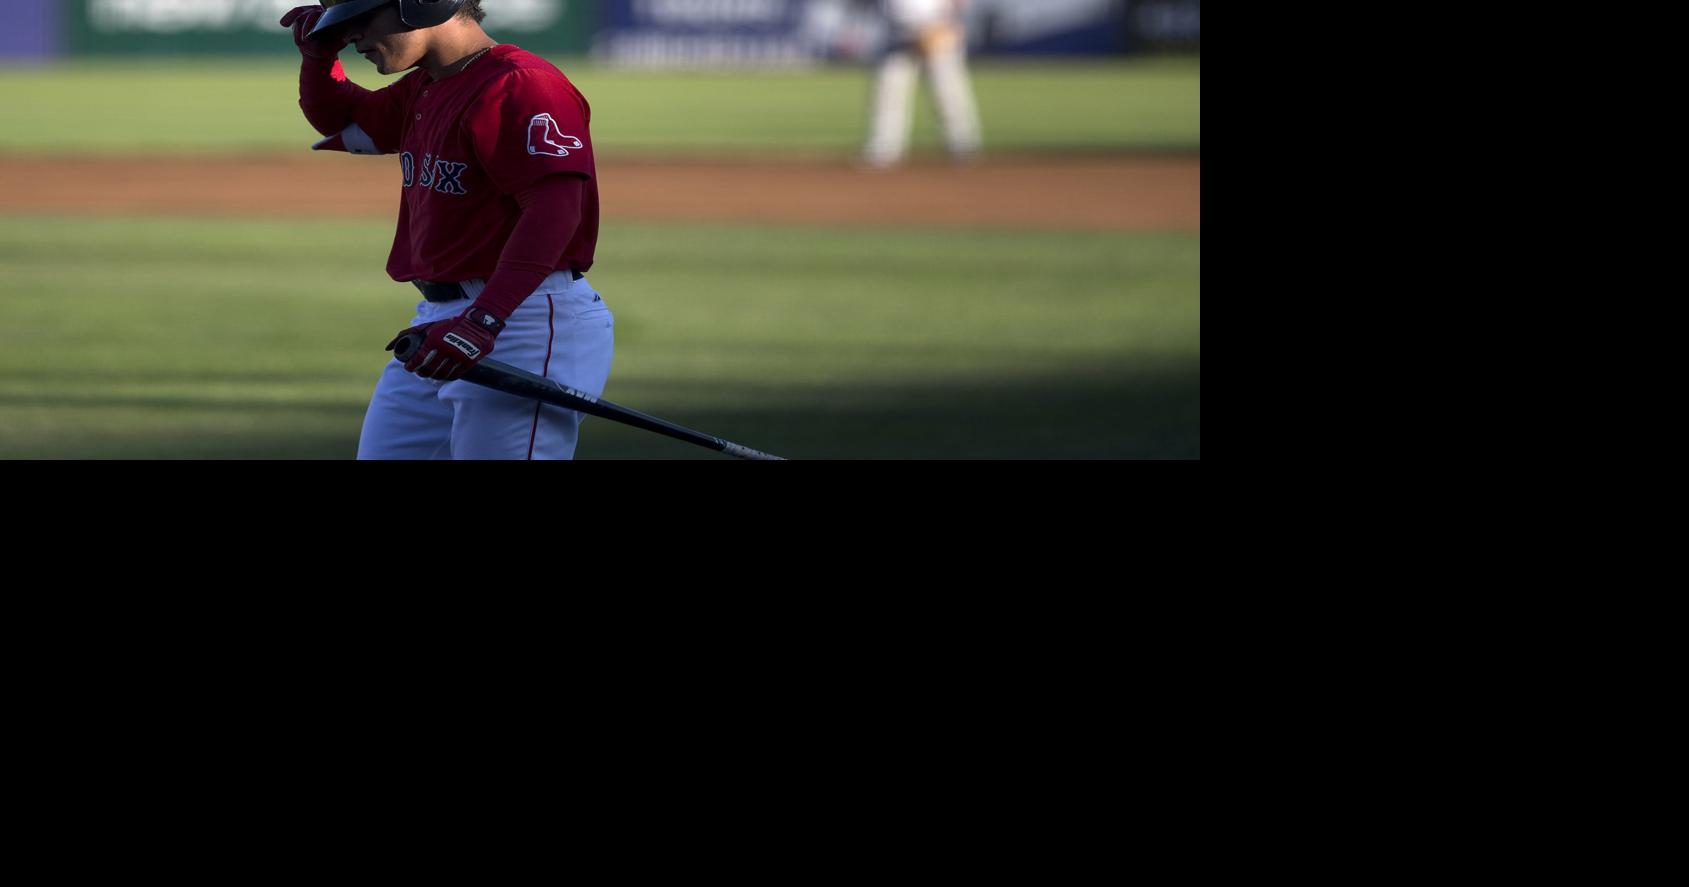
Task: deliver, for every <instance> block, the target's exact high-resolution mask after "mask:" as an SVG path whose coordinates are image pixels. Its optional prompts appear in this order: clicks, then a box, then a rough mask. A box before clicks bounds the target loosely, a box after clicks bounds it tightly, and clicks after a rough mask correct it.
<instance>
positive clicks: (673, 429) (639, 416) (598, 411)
mask: <svg viewBox="0 0 1689 887" xmlns="http://www.w3.org/2000/svg"><path fill="white" fill-rule="evenodd" d="M422 340H423V336H422V334H421V333H411V334H410V335H408V336H405V337H404V338H402V339H400V340H399V341H398V343H397V344H395V345H394V346H393V357H394V358H395V359H397V360H398V361H399V362H400V363H404V362H405V361H407V360H410V357H411V355H412V354H414V353H416V349H417V348H420V347H421V346H422ZM458 378H460V379H462V380H463V381H465V382H474V383H475V384H477V385H481V386H484V387H487V388H492V389H494V390H496V391H503V392H504V393H506V394H514V395H516V396H517V397H527V398H532V399H534V400H538V401H543V402H545V403H548V404H551V405H552V406H558V407H562V408H564V409H566V410H576V411H578V412H582V413H586V414H588V415H592V416H597V417H599V418H600V419H609V420H610V421H612V422H620V423H622V424H623V425H632V426H633V427H635V428H642V429H644V430H646V431H655V432H656V433H658V434H661V435H663V436H665V437H672V438H674V439H675V440H683V441H686V442H687V443H689V444H697V445H698V446H701V447H706V448H708V449H712V450H715V451H716V452H718V453H726V454H727V455H729V456H737V457H739V458H741V459H753V460H757V461H762V462H784V461H786V460H785V459H784V458H783V457H780V456H774V455H770V454H768V453H764V452H762V451H761V450H753V449H751V448H750V447H743V446H740V445H738V444H736V443H733V442H732V441H727V440H722V439H721V438H719V437H715V436H713V435H709V434H705V433H703V432H701V431H693V430H692V429H690V428H687V427H684V426H681V425H676V424H674V423H673V422H665V421H663V420H662V419H659V418H657V417H656V416H647V415H645V414H644V413H641V412H639V411H638V410H630V409H628V408H627V407H624V406H620V405H618V404H613V403H611V402H609V401H607V400H599V399H598V398H596V397H593V396H592V395H590V394H587V393H586V392H584V391H576V390H575V389H573V388H570V387H569V386H567V385H563V384H561V383H558V382H555V381H553V380H551V379H547V378H545V377H544V376H536V375H534V374H533V373H530V372H528V371H527V370H523V369H517V368H516V367H513V366H511V365H510V364H508V363H501V362H500V361H496V360H493V359H492V358H490V357H489V358H487V359H485V360H483V361H481V362H480V363H478V364H476V365H474V366H472V367H470V368H469V371H468V372H466V373H464V374H463V375H462V376H459V377H458Z"/></svg>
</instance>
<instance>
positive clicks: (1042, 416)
mask: <svg viewBox="0 0 1689 887" xmlns="http://www.w3.org/2000/svg"><path fill="white" fill-rule="evenodd" d="M640 390H641V391H642V392H644V395H642V396H648V397H649V401H648V402H645V403H641V402H638V401H635V400H627V401H623V400H619V399H617V398H616V396H615V393H614V391H612V392H607V393H609V394H610V395H611V399H612V400H615V401H616V402H618V403H621V404H622V405H623V406H627V407H630V408H632V409H636V410H641V411H644V412H649V413H652V414H654V415H657V416H658V417H659V418H662V419H666V420H668V421H670V422H674V423H677V424H680V425H684V426H687V427H689V428H694V429H696V430H698V431H702V432H705V433H707V434H713V435H716V436H718V437H722V438H725V439H727V440H730V441H733V442H735V443H739V444H743V445H745V446H748V447H754V448H756V449H760V450H765V451H767V452H771V453H775V454H777V455H781V456H785V457H787V458H790V459H1198V458H1201V453H1202V449H1201V377H1200V369H1199V368H1198V367H1190V368H1189V369H1178V368H1163V369H1162V370H1160V371H1158V372H1155V373H1153V374H1149V373H1137V374H1125V373H1122V372H1118V371H1116V372H1103V373H1075V374H1073V375H1072V376H1071V377H1068V378H1062V377H1049V378H1037V379H1028V380H1012V381H1011V380H999V381H993V382H972V383H955V384H936V385H928V386H914V385H911V386H900V387H883V386H882V387H874V386H852V387H838V388H833V389H830V390H825V391H823V392H821V393H819V394H818V393H817V392H816V391H815V390H814V389H812V388H795V387H794V388H785V389H779V388H775V389H770V390H763V391H759V392H758V395H757V401H758V402H757V403H756V405H754V406H747V407H745V408H743V409H739V408H733V407H724V406H719V405H716V406H709V407H701V408H699V409H696V410H689V409H683V408H667V407H663V406H660V405H662V404H678V403H685V402H687V401H688V400H689V399H690V398H689V397H688V395H687V393H686V392H687V391H688V390H693V391H695V390H697V386H696V385H688V384H686V383H678V384H676V385H675V386H673V387H672V388H670V387H666V386H661V385H644V386H640ZM716 394H717V395H719V394H720V392H719V391H717V392H716ZM0 411H5V412H6V413H8V414H11V415H13V416H18V415H23V414H25V413H27V414H30V415H33V416H35V417H37V418H38V419H39V418H40V417H42V416H45V417H46V418H45V419H41V420H40V421H39V423H38V424H37V425H36V427H35V428H34V430H33V431H30V430H27V429H25V430H21V431H20V430H19V429H16V428H14V429H12V430H11V431H10V432H9V433H0V456H4V457H5V458H13V459H16V458H35V459H43V458H45V459H349V458H352V456H353V455H354V454H355V453H356V452H357V437H358V429H359V427H360V426H361V422H362V417H363V412H364V405H363V404H362V403H357V404H347V403H345V402H343V401H329V400H317V399H303V400H287V399H281V400H276V401H272V402H263V403H239V404H234V403H223V402H216V401H207V400H203V399H199V400H196V399H193V398H187V397H171V396H152V395H145V394H139V395H136V396H132V397H123V396H120V395H114V396H107V397H95V398H90V399H86V400H81V399H79V400H77V401H75V402H74V403H68V404H67V403H65V402H64V401H63V400H60V399H55V398H51V397H46V396H41V397H37V396H21V397H20V396H13V397H0ZM138 417H144V421H142V420H141V419H140V418H138ZM577 458H580V459H583V460H588V459H723V460H725V459H728V458H729V457H727V456H723V455H721V454H719V453H715V452H712V451H710V450H707V449H704V448H702V447H697V446H693V445H690V444H685V443H682V442H680V441H676V440H672V439H669V438H666V437H662V436H660V435H656V434H652V433H650V432H645V431H640V430H637V429H633V428H629V427H627V426H624V425H619V424H617V423H614V422H611V421H608V420H605V419H598V418H591V417H589V418H588V419H587V422H586V424H585V425H584V426H583V431H582V437H581V445H580V449H579V451H578V453H577Z"/></svg>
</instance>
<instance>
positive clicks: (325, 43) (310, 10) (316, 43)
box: [281, 5, 346, 61]
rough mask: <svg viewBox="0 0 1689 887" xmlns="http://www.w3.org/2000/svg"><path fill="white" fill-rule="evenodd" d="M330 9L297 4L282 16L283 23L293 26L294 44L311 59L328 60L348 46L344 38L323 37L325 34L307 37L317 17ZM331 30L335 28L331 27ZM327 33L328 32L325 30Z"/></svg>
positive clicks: (284, 25)
mask: <svg viewBox="0 0 1689 887" xmlns="http://www.w3.org/2000/svg"><path fill="white" fill-rule="evenodd" d="M327 11H328V10H326V9H324V8H323V7H321V6H314V5H313V6H295V7H293V8H292V9H289V10H288V11H287V12H286V13H285V14H283V15H282V17H281V25H282V27H284V28H286V27H289V26H291V27H292V28H293V45H294V46H297V47H299V54H300V55H302V56H304V57H306V58H310V59H322V60H324V61H327V60H329V59H332V58H338V57H339V56H340V50H342V49H345V48H346V41H345V39H343V38H332V37H331V38H328V39H326V40H325V39H323V35H318V36H316V37H314V38H313V37H306V36H305V35H306V34H309V33H311V29H312V28H314V27H316V26H317V19H320V18H322V17H323V13H325V12H327ZM329 30H330V31H333V30H335V29H334V28H330V29H329ZM325 34H326V32H325Z"/></svg>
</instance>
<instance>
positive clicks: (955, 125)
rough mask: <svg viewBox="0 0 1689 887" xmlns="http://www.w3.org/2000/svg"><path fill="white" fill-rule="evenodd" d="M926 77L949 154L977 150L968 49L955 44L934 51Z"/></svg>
mask: <svg viewBox="0 0 1689 887" xmlns="http://www.w3.org/2000/svg"><path fill="white" fill-rule="evenodd" d="M927 79H928V81H929V85H930V86H931V88H932V99H933V105H934V106H935V107H936V108H938V121H939V125H940V126H941V127H942V128H943V130H944V143H945V145H946V146H947V147H949V149H950V153H951V154H952V155H954V156H957V157H971V156H972V155H974V154H977V153H979V149H980V133H979V129H980V127H979V106H978V105H977V104H976V103H975V101H974V87H973V81H972V80H971V79H970V78H969V77H968V61H967V50H966V49H965V48H964V47H963V46H961V45H957V46H955V47H952V48H950V49H947V50H943V51H941V52H937V53H934V54H933V56H932V57H931V58H930V59H928V60H927Z"/></svg>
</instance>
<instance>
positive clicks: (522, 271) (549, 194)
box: [475, 175, 586, 320]
mask: <svg viewBox="0 0 1689 887" xmlns="http://www.w3.org/2000/svg"><path fill="white" fill-rule="evenodd" d="M585 183H586V180H585V179H582V178H579V177H577V176H572V175H552V176H547V177H545V178H543V179H541V180H540V181H539V182H538V183H537V184H535V185H534V186H533V187H532V188H529V189H528V190H526V191H523V192H522V193H520V194H517V195H516V203H517V205H518V206H520V207H521V208H522V215H521V217H520V218H519V219H517V220H516V227H515V229H514V230H512V231H511V232H510V239H509V240H507V241H505V243H504V249H503V251H501V252H500V253H499V261H498V269H497V270H496V271H494V272H493V276H491V277H489V278H487V286H486V288H485V289H484V290H482V291H481V295H480V296H479V297H478V298H476V300H475V304H477V305H479V306H481V307H482V308H483V309H485V310H486V311H487V312H488V313H490V314H492V315H494V316H495V317H498V318H499V319H501V320H502V319H504V318H506V317H509V316H510V315H511V312H513V311H515V310H516V306H518V305H520V304H522V301H523V300H524V299H526V298H528V297H529V296H531V295H533V293H534V290H536V289H539V285H540V283H541V282H543V281H544V280H545V279H546V277H547V276H549V275H550V274H551V273H552V272H553V271H556V270H558V268H557V261H558V260H559V259H561V258H562V257H563V251H564V250H565V249H568V247H569V241H570V240H573V239H574V236H575V229H576V228H578V227H580V224H581V203H582V199H583V194H584V191H585V187H584V186H585Z"/></svg>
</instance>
